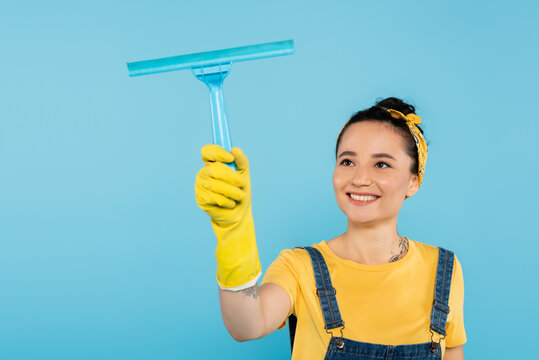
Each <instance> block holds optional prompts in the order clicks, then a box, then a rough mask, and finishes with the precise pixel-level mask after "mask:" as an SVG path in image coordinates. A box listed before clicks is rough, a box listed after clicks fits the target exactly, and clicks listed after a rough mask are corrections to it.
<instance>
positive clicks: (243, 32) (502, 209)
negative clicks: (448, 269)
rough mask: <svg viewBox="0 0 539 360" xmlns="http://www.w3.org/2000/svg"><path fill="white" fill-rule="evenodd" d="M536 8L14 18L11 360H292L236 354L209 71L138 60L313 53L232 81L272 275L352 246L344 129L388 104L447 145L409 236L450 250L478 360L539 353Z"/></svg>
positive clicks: (95, 4)
mask: <svg viewBox="0 0 539 360" xmlns="http://www.w3.org/2000/svg"><path fill="white" fill-rule="evenodd" d="M538 15H539V7H538V6H537V5H535V4H534V2H532V1H529V2H522V1H476V2H469V1H454V2H435V1H402V0H399V1H376V2H374V1H336V2H327V1H283V0H273V1H271V2H262V1H259V2H255V1H247V0H245V1H205V2H204V1H200V2H197V3H196V4H195V3H194V2H193V3H191V2H186V1H162V0H161V1H151V2H150V1H134V0H131V1H115V2H110V1H101V0H99V1H98V0H94V1H79V2H74V1H63V2H62V1H47V2H42V1H20V2H9V3H8V2H7V1H6V2H2V4H1V5H0V44H1V47H0V54H1V56H0V173H1V175H0V359H3V360H27V359H32V360H38V359H39V360H41V359H55V360H61V359H80V360H83V359H131V360H135V359H137V360H138V359H152V360H153V359H183V358H187V357H188V356H194V355H196V356H198V357H199V358H203V359H206V358H207V359H209V358H220V359H252V358H255V357H256V358H259V359H262V358H267V359H270V358H271V359H273V358H286V357H287V356H289V344H288V334H287V330H282V331H277V332H275V333H273V334H271V335H270V336H268V337H266V338H264V339H261V340H257V341H252V342H247V343H236V342H235V341H234V340H233V339H232V338H231V337H230V336H229V335H228V333H227V332H226V330H225V328H224V326H223V324H222V321H221V317H220V310H219V302H218V293H217V286H216V281H215V260H214V248H215V239H214V236H213V233H212V229H211V226H210V224H209V220H208V217H207V215H206V214H205V213H204V212H202V210H200V209H199V208H198V207H197V205H196V203H195V199H194V191H193V186H194V179H195V174H196V173H197V171H198V170H199V169H200V168H201V166H202V161H201V159H200V148H201V147H202V146H203V145H205V144H207V143H208V142H209V141H210V139H211V130H210V120H209V106H208V97H207V90H206V88H205V86H204V85H203V84H202V83H201V82H199V81H198V80H196V79H195V78H194V77H193V75H192V74H191V73H190V72H189V71H179V72H174V73H165V74H158V75H152V76H145V77H138V78H129V77H128V75H127V68H126V62H129V61H138V60H144V59H151V58H157V57H165V56H172V55H180V54H187V53H192V52H199V51H207V50H215V49H221V48H228V47H235V46H244V45H251V44H257V43H263V42H270V41H280V40H287V39H294V41H295V44H296V54H295V55H293V56H287V57H280V58H273V59H264V60H257V61H251V62H244V63H239V64H236V65H233V67H232V73H231V75H230V76H229V77H228V78H227V80H226V82H225V99H226V103H227V109H228V116H229V120H230V123H231V133H232V141H233V143H234V145H236V146H239V147H241V148H242V149H243V150H244V151H245V153H246V154H247V155H248V157H249V159H250V162H251V177H252V184H253V214H254V217H255V224H256V229H257V241H258V246H259V251H260V255H261V261H262V264H263V267H264V268H267V266H268V265H269V264H270V263H271V262H272V261H273V259H275V257H276V256H277V255H278V253H279V251H280V250H282V249H284V248H289V247H293V246H296V245H306V244H311V243H314V242H320V241H321V240H329V239H330V238H332V237H334V236H336V235H338V234H340V233H342V232H343V231H344V230H345V225H346V219H345V217H344V215H343V214H342V213H341V212H340V210H339V209H338V207H337V205H336V203H335V199H334V195H333V188H332V185H331V176H332V171H333V168H334V166H335V160H334V157H333V156H334V155H333V154H334V142H335V139H336V136H337V134H338V131H339V130H340V128H341V126H342V125H343V124H344V123H345V121H346V120H347V119H348V117H349V116H350V115H351V114H352V113H353V112H355V111H357V110H359V109H362V108H365V107H368V106H370V105H372V104H373V103H374V101H375V99H376V98H377V97H387V96H398V97H403V98H404V99H405V100H409V101H411V102H413V103H414V104H415V105H417V110H418V114H419V115H420V116H422V118H423V124H424V130H425V134H426V136H427V139H428V140H429V141H430V146H429V159H428V164H427V169H426V177H425V180H424V183H423V186H422V188H421V190H420V191H419V192H418V194H417V195H416V196H414V197H413V198H411V199H409V200H407V201H406V202H405V205H404V207H403V210H402V212H401V215H400V219H399V231H400V233H401V234H403V235H407V236H409V237H411V238H412V239H415V240H417V241H421V242H424V243H428V244H431V245H436V246H444V247H446V248H449V249H452V250H453V251H454V252H455V253H456V254H457V256H458V257H459V259H460V261H461V263H462V267H463V271H464V279H465V289H466V290H465V294H466V295H465V324H466V331H467V335H468V343H467V344H466V345H465V347H464V349H465V356H466V358H469V359H507V358H519V357H520V358H522V357H525V356H530V353H531V352H532V351H533V352H536V351H537V349H536V346H535V345H534V344H535V342H536V336H535V328H536V324H537V321H538V320H539V319H538V316H537V311H536V306H537V295H538V290H537V275H538V274H539V271H538V267H537V252H538V251H539V245H538V241H537V240H539V239H538V236H537V230H536V227H537V225H536V218H537V212H538V211H537V203H538V201H539V196H538V195H539V193H538V190H537V180H536V177H537V176H538V175H539V167H538V162H537V155H538V154H539V151H538V150H539V148H538V141H537V135H536V134H537V132H538V130H539V125H538V120H537V116H538V115H537V114H538V113H537V109H536V107H537V98H538V93H537V82H538V80H539V76H538V75H539V74H538V67H537V64H538V61H539V52H538V46H537V39H538V35H539V34H538V30H537V17H538Z"/></svg>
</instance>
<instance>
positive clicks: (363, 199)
mask: <svg viewBox="0 0 539 360" xmlns="http://www.w3.org/2000/svg"><path fill="white" fill-rule="evenodd" d="M350 197H351V198H352V199H354V200H359V201H372V200H376V198H377V197H378V196H363V195H354V194H350Z"/></svg>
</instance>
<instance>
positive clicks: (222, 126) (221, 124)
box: [209, 83, 236, 170]
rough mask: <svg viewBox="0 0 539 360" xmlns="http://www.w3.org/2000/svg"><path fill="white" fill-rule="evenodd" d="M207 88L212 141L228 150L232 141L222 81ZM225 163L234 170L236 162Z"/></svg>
mask: <svg viewBox="0 0 539 360" xmlns="http://www.w3.org/2000/svg"><path fill="white" fill-rule="evenodd" d="M209 88H210V107H211V125H212V133H213V143H214V144H217V145H219V146H220V147H222V148H223V149H225V150H226V151H228V152H230V150H231V149H232V141H231V140H230V131H229V130H228V121H227V118H226V111H225V101H224V99H223V87H222V83H220V84H217V85H211V86H209ZM226 165H228V166H230V167H231V168H232V169H234V170H236V164H234V163H227V164H226Z"/></svg>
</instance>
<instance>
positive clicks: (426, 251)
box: [411, 240, 460, 267]
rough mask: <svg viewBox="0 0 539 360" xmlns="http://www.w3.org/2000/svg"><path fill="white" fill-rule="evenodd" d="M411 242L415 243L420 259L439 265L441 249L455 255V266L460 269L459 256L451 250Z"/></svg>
mask: <svg viewBox="0 0 539 360" xmlns="http://www.w3.org/2000/svg"><path fill="white" fill-rule="evenodd" d="M411 241H414V244H415V247H416V251H417V254H418V255H419V256H418V257H419V258H423V259H425V260H427V259H428V260H430V261H431V262H433V263H435V264H437V263H438V255H439V253H440V248H443V249H445V250H448V251H450V252H451V253H452V254H453V255H454V266H455V267H460V262H459V260H458V258H457V255H456V254H455V252H454V251H452V250H451V249H448V248H447V247H444V246H434V245H429V244H425V243H422V242H419V241H415V240H411Z"/></svg>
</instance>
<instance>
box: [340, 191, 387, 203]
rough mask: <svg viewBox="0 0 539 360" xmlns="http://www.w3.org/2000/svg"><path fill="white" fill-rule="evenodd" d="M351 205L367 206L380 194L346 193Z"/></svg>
mask: <svg viewBox="0 0 539 360" xmlns="http://www.w3.org/2000/svg"><path fill="white" fill-rule="evenodd" d="M346 195H348V198H349V199H350V202H351V203H352V205H356V206H367V205H370V204H372V203H373V202H375V201H376V200H377V199H378V198H379V197H380V196H377V195H371V194H357V193H347V194H346Z"/></svg>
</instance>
